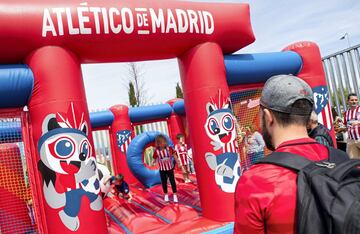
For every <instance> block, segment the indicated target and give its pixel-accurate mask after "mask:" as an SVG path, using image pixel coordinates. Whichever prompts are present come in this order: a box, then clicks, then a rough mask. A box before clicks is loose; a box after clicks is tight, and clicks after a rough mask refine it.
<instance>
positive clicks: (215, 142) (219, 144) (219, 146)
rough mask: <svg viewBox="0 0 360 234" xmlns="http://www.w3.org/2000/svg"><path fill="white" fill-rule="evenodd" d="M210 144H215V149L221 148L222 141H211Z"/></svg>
mask: <svg viewBox="0 0 360 234" xmlns="http://www.w3.org/2000/svg"><path fill="white" fill-rule="evenodd" d="M210 144H212V145H213V146H214V150H215V151H217V150H219V149H221V143H220V142H218V141H212V142H210Z"/></svg>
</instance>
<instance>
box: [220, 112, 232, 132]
mask: <svg viewBox="0 0 360 234" xmlns="http://www.w3.org/2000/svg"><path fill="white" fill-rule="evenodd" d="M222 125H223V127H224V128H225V129H226V130H228V131H231V130H233V129H234V123H233V119H232V118H231V115H225V116H224V117H223V118H222Z"/></svg>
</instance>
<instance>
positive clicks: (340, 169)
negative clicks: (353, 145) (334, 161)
mask: <svg viewBox="0 0 360 234" xmlns="http://www.w3.org/2000/svg"><path fill="white" fill-rule="evenodd" d="M359 166H360V160H358V159H351V160H347V162H344V163H341V164H340V165H339V166H337V167H335V169H334V170H332V171H330V172H329V173H328V175H329V176H330V177H332V178H333V179H335V180H336V181H341V180H343V179H344V178H345V177H346V176H347V175H348V174H349V173H350V172H351V171H352V170H353V169H356V167H359Z"/></svg>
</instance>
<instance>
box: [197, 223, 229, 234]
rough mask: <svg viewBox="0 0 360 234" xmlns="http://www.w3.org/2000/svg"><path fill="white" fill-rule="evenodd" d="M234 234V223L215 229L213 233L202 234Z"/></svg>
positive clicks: (203, 233)
mask: <svg viewBox="0 0 360 234" xmlns="http://www.w3.org/2000/svg"><path fill="white" fill-rule="evenodd" d="M233 233H234V223H233V222H232V223H229V224H226V225H225V226H222V227H220V228H216V229H213V230H211V231H207V232H202V234H233Z"/></svg>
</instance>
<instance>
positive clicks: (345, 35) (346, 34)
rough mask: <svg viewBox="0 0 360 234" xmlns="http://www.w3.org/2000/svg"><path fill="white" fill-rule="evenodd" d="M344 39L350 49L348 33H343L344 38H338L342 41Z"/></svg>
mask: <svg viewBox="0 0 360 234" xmlns="http://www.w3.org/2000/svg"><path fill="white" fill-rule="evenodd" d="M345 38H346V39H347V42H348V48H350V47H351V44H350V35H349V34H348V33H345V34H344V36H342V37H341V38H340V40H344V39H345Z"/></svg>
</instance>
